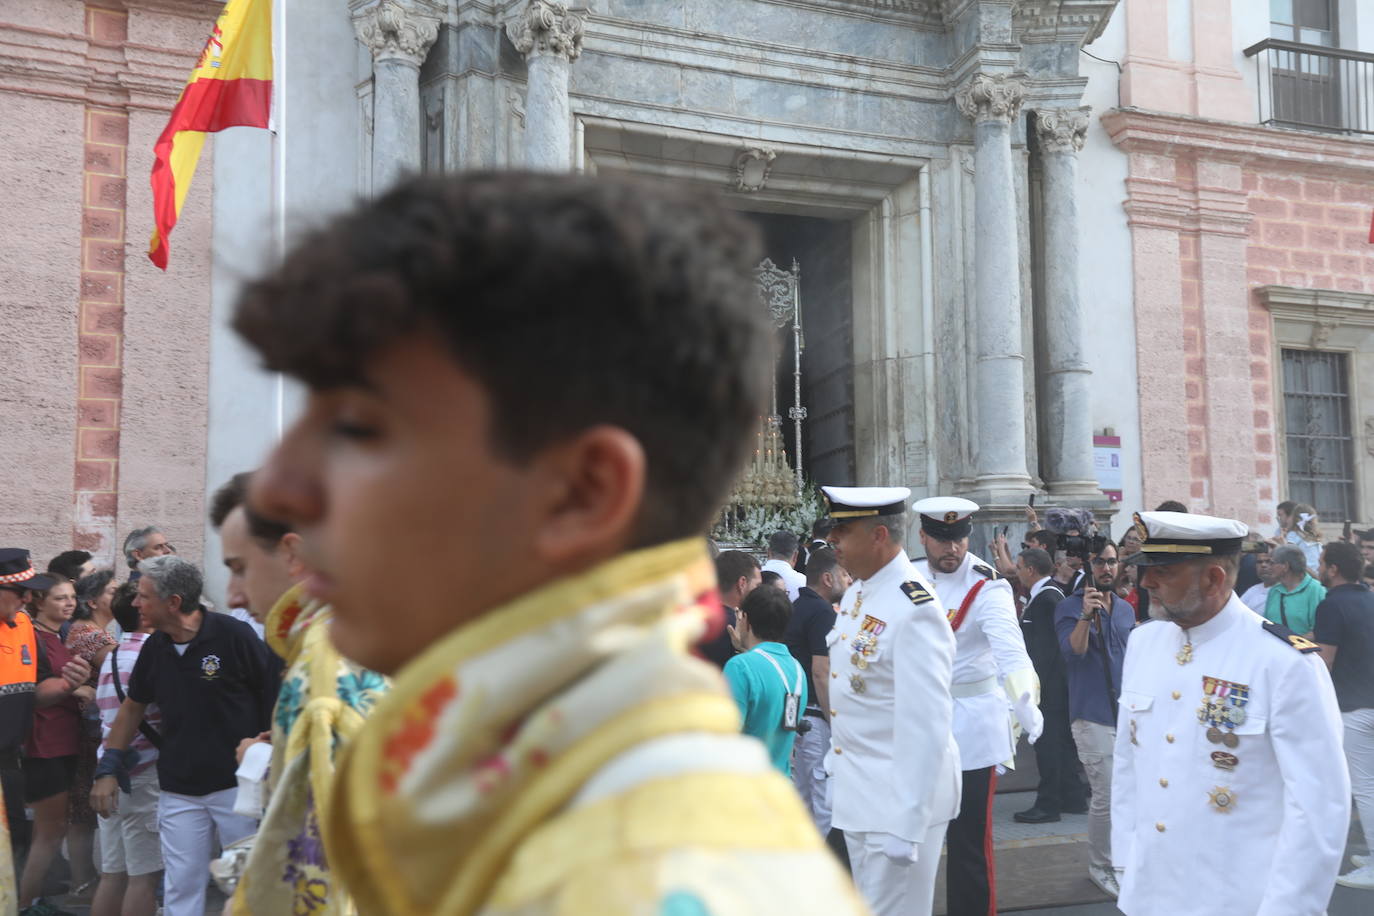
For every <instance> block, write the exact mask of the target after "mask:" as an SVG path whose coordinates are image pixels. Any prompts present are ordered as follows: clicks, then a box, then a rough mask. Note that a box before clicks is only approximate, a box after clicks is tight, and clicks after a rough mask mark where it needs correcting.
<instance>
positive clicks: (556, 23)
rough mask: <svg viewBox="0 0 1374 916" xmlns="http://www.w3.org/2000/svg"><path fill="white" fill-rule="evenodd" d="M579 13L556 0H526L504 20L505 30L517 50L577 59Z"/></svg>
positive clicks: (580, 30) (578, 51) (581, 23)
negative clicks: (522, 5) (571, 10)
mask: <svg viewBox="0 0 1374 916" xmlns="http://www.w3.org/2000/svg"><path fill="white" fill-rule="evenodd" d="M584 27H585V23H584V22H583V19H582V17H581V16H578V15H577V14H576V13H572V12H569V10H568V5H567V4H566V3H562V2H560V0H530V2H529V3H528V4H527V5H526V6H525V8H524V10H523V11H521V13H520V14H519V15H518V16H516V17H515V18H514V19H512V20H511V21H510V22H508V23H506V34H507V35H508V36H510V40H511V44H513V45H515V49H516V50H517V51H519V52H520V53H521V54H526V55H533V54H552V55H556V56H558V57H563V58H566V59H567V60H568V61H570V62H571V61H574V60H577V58H578V56H579V55H581V53H582V32H583V29H584Z"/></svg>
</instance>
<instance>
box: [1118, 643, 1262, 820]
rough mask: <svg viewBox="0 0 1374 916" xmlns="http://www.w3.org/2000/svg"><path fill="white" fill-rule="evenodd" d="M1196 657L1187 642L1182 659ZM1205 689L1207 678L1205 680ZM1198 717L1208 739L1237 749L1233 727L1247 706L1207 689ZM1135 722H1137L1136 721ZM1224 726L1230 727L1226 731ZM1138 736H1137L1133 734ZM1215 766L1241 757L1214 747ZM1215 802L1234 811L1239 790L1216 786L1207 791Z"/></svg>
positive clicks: (1181, 661)
mask: <svg viewBox="0 0 1374 916" xmlns="http://www.w3.org/2000/svg"><path fill="white" fill-rule="evenodd" d="M1192 660H1193V645H1192V641H1191V640H1190V641H1188V642H1187V643H1185V644H1184V646H1183V648H1182V649H1180V650H1179V652H1178V663H1179V664H1180V665H1186V664H1188V663H1189V662H1191V661H1192ZM1203 684H1204V690H1205V684H1206V679H1204V680H1203ZM1197 720H1198V722H1199V723H1201V724H1203V725H1206V726H1207V740H1208V741H1209V742H1211V743H1212V744H1221V745H1225V746H1226V747H1228V748H1230V749H1232V750H1234V749H1235V748H1237V747H1239V746H1240V737H1239V736H1238V735H1236V733H1235V732H1233V731H1230V729H1233V728H1235V727H1236V726H1238V725H1240V724H1241V723H1242V722H1244V721H1245V707H1244V706H1233V705H1231V704H1230V703H1227V702H1226V700H1224V699H1222V698H1221V697H1216V696H1211V695H1209V694H1206V693H1204V694H1203V697H1202V705H1200V706H1198V708H1197ZM1132 724H1134V723H1132ZM1222 726H1225V727H1226V729H1227V730H1226V731H1222ZM1133 737H1134V736H1133ZM1211 757H1212V766H1214V767H1216V768H1217V769H1218V770H1226V771H1228V772H1229V771H1231V770H1234V769H1235V768H1236V764H1238V763H1240V758H1239V757H1237V756H1236V755H1235V754H1232V753H1229V752H1227V751H1212V754H1211ZM1207 795H1208V798H1209V799H1210V800H1211V802H1212V807H1213V808H1215V809H1216V810H1217V811H1221V812H1227V811H1230V810H1231V808H1232V807H1234V806H1235V803H1236V793H1235V792H1233V791H1231V789H1230V788H1229V787H1227V786H1216V787H1214V788H1213V789H1212V790H1211V791H1210V792H1208V793H1207Z"/></svg>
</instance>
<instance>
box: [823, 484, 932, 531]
mask: <svg viewBox="0 0 1374 916" xmlns="http://www.w3.org/2000/svg"><path fill="white" fill-rule="evenodd" d="M821 493H822V494H824V496H825V501H826V504H827V505H826V515H827V516H828V517H830V518H832V519H834V520H835V524H836V525H843V524H844V523H845V522H852V521H853V520H854V519H857V518H879V517H881V516H884V515H901V514H902V513H903V512H905V511H906V501H907V500H908V499H910V498H911V491H910V490H908V489H907V488H906V487H821Z"/></svg>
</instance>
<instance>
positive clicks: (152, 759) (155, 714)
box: [95, 633, 162, 773]
mask: <svg viewBox="0 0 1374 916" xmlns="http://www.w3.org/2000/svg"><path fill="white" fill-rule="evenodd" d="M151 635H152V634H151V633H125V634H124V638H123V639H121V640H120V641H119V645H118V646H117V647H116V648H115V650H114V651H113V652H111V653H110V654H109V655H107V656H105V661H104V663H103V664H101V666H100V680H99V682H97V684H96V688H95V705H96V708H97V709H99V710H100V753H101V754H104V753H105V739H106V738H107V737H108V736H109V734H110V727H111V726H112V725H114V720H115V716H116V715H118V714H119V706H120V703H119V695H118V694H117V693H115V688H114V656H115V652H118V653H119V684H120V687H121V688H123V689H124V691H125V692H126V693H127V692H128V689H129V678H130V677H132V676H133V673H134V662H136V661H138V653H139V651H140V650H142V648H143V643H144V642H145V641H146V640H147V639H148V637H149V636H151ZM143 721H144V722H147V723H148V724H149V725H151V726H152V727H153V728H155V729H161V726H162V714H161V713H160V712H159V711H158V708H157V704H151V705H149V706H148V708H147V709H146V710H145V711H144V715H143ZM129 746H130V747H132V748H133V749H134V750H136V751H138V766H136V767H134V769H133V772H134V773H142V772H143V771H144V770H146V769H148V768H149V767H151V766H152V765H153V764H154V763H156V762H157V748H155V747H153V744H152V742H151V741H149V740H148V739H147V738H145V737H144V736H143V732H142V731H136V732H134V740H133V742H132V743H131V744H130V745H129Z"/></svg>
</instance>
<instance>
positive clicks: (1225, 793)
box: [1207, 786, 1236, 814]
mask: <svg viewBox="0 0 1374 916" xmlns="http://www.w3.org/2000/svg"><path fill="white" fill-rule="evenodd" d="M1207 797H1208V798H1209V799H1211V802H1212V809H1213V810H1214V811H1219V812H1221V813H1222V814H1230V813H1231V809H1232V808H1234V807H1235V806H1236V793H1234V792H1232V791H1231V790H1230V789H1229V788H1228V787H1226V786H1214V787H1213V788H1212V791H1210V792H1208V793H1207Z"/></svg>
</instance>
